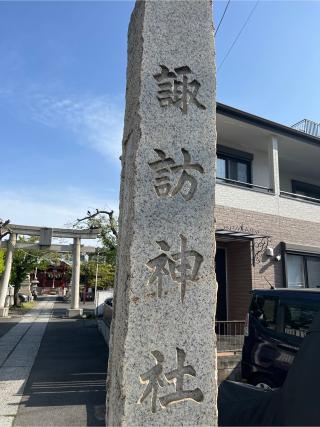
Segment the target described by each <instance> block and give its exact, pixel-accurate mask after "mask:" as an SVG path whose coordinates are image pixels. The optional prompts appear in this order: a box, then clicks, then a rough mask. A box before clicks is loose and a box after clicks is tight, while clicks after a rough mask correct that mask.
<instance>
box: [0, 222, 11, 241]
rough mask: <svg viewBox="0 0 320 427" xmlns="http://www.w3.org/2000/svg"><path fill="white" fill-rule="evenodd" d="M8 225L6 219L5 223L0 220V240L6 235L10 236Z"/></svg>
mask: <svg viewBox="0 0 320 427" xmlns="http://www.w3.org/2000/svg"><path fill="white" fill-rule="evenodd" d="M9 224H10V220H9V219H7V220H6V221H3V220H2V219H0V240H2V239H3V238H4V237H5V236H7V235H8V234H11V230H10V228H9V227H8V225H9Z"/></svg>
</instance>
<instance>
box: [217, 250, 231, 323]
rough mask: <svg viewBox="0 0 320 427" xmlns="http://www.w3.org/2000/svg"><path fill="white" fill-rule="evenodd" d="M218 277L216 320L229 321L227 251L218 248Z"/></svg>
mask: <svg viewBox="0 0 320 427" xmlns="http://www.w3.org/2000/svg"><path fill="white" fill-rule="evenodd" d="M216 277H217V282H218V296H217V313H216V320H227V316H228V313H227V274H226V251H225V249H222V248H217V251H216Z"/></svg>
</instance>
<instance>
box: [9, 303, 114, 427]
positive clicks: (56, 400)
mask: <svg viewBox="0 0 320 427" xmlns="http://www.w3.org/2000/svg"><path fill="white" fill-rule="evenodd" d="M67 306H68V305H67V304H64V303H62V302H61V301H57V302H56V303H55V305H54V308H53V310H52V315H51V318H50V320H49V323H48V325H47V328H46V331H45V334H44V337H43V339H42V342H41V346H40V349H39V351H38V354H37V357H36V360H35V362H34V365H33V367H32V370H31V373H30V376H29V379H28V381H27V384H26V386H25V388H24V392H23V396H22V400H21V403H20V406H19V410H18V413H17V416H16V418H15V421H14V426H15V427H16V426H19V427H20V426H37V427H38V426H61V427H62V426H104V425H105V422H104V419H105V397H106V366H107V357H108V350H107V345H106V344H105V342H104V340H103V338H102V336H101V334H100V333H99V332H98V328H97V323H96V321H95V320H94V319H93V320H90V319H68V318H64V317H63V315H64V309H65V308H67ZM59 314H61V317H60V318H59V317H58V315H59ZM0 425H1V424H0Z"/></svg>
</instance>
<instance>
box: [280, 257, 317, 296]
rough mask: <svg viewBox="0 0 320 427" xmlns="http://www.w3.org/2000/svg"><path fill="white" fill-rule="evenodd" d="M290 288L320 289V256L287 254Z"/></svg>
mask: <svg viewBox="0 0 320 427" xmlns="http://www.w3.org/2000/svg"><path fill="white" fill-rule="evenodd" d="M286 262H287V282H288V287H289V288H320V256H310V255H308V254H305V255H295V254H287V255H286Z"/></svg>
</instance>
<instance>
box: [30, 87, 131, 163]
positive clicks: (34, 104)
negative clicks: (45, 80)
mask: <svg viewBox="0 0 320 427" xmlns="http://www.w3.org/2000/svg"><path fill="white" fill-rule="evenodd" d="M26 101H27V102H26V103H27V106H28V109H29V112H30V117H31V119H32V120H34V121H37V122H39V123H41V124H43V125H45V126H49V127H52V128H59V129H64V130H65V131H69V132H72V133H73V134H74V135H75V137H76V141H77V142H78V143H80V144H84V145H86V146H89V147H90V148H92V149H94V150H96V151H98V152H99V153H101V154H103V155H104V156H106V157H107V158H108V159H110V157H111V159H113V160H118V159H119V156H120V154H121V141H122V133H123V110H122V108H121V107H120V105H119V103H117V102H116V101H115V100H111V99H110V98H109V97H107V96H101V97H93V96H84V97H82V98H80V97H78V96H69V97H58V96H48V95H45V94H41V93H37V94H31V96H30V95H29V97H28V98H27V99H26Z"/></svg>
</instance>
